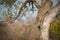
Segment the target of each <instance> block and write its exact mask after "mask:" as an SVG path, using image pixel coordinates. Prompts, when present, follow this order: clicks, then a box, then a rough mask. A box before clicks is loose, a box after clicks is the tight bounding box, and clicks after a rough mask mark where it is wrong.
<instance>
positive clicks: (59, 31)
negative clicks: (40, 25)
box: [50, 15, 60, 37]
mask: <svg viewBox="0 0 60 40" xmlns="http://www.w3.org/2000/svg"><path fill="white" fill-rule="evenodd" d="M59 17H60V15H58V16H57V17H56V18H57V20H56V21H54V22H51V25H50V32H51V33H52V34H53V35H54V36H57V37H60V18H59Z"/></svg>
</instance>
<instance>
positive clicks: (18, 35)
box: [0, 22, 39, 40]
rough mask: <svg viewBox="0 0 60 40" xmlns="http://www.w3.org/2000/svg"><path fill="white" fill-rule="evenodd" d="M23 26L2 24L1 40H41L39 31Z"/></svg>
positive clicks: (19, 23)
mask: <svg viewBox="0 0 60 40" xmlns="http://www.w3.org/2000/svg"><path fill="white" fill-rule="evenodd" d="M23 24H24V23H22V22H17V23H12V24H10V23H9V22H6V23H0V40H39V30H38V29H37V28H36V27H26V26H24V25H23Z"/></svg>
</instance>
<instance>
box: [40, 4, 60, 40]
mask: <svg viewBox="0 0 60 40" xmlns="http://www.w3.org/2000/svg"><path fill="white" fill-rule="evenodd" d="M59 10H60V4H57V5H56V6H55V7H54V8H53V9H52V10H50V11H49V13H47V14H46V16H45V17H44V20H43V22H42V23H41V26H40V28H41V31H40V40H49V26H50V22H51V21H52V20H53V18H54V17H55V16H56V15H57V12H58V11H59Z"/></svg>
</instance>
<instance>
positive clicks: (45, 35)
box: [9, 0, 60, 40]
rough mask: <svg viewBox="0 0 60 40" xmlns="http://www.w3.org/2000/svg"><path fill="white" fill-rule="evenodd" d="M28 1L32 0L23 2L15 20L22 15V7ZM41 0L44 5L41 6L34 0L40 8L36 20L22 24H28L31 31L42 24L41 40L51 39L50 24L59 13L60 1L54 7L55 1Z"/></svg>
mask: <svg viewBox="0 0 60 40" xmlns="http://www.w3.org/2000/svg"><path fill="white" fill-rule="evenodd" d="M28 1H30V0H26V1H25V2H24V3H23V4H22V6H21V8H20V10H19V13H18V15H17V16H16V17H15V18H14V21H15V20H16V19H17V18H18V17H19V16H20V14H21V11H22V8H23V7H24V6H26V4H27V3H29V2H28ZM41 1H42V3H41V4H42V5H41V6H40V5H39V4H36V3H37V2H36V1H35V0H33V4H34V5H35V6H36V7H37V8H38V15H37V17H36V20H34V21H32V22H31V23H30V24H27V23H22V25H24V26H28V27H29V31H30V30H31V27H33V28H37V27H38V26H40V35H39V36H40V39H39V40H49V26H50V23H51V21H52V20H53V19H54V17H55V16H56V15H57V12H58V11H59V10H60V1H59V2H58V3H57V4H56V6H54V7H53V6H52V5H53V3H52V1H51V0H41ZM9 25H11V24H9ZM27 29H28V28H27ZM29 40H30V39H29Z"/></svg>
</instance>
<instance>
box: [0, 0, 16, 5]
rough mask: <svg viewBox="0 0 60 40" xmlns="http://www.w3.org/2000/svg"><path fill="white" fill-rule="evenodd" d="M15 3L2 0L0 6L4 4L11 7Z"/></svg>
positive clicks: (10, 0)
mask: <svg viewBox="0 0 60 40" xmlns="http://www.w3.org/2000/svg"><path fill="white" fill-rule="evenodd" d="M15 1H16V0H13V1H12V0H2V1H0V4H3V3H5V4H7V5H9V6H11V5H12V4H13V3H14V2H15Z"/></svg>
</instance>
